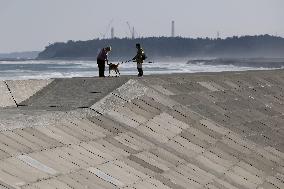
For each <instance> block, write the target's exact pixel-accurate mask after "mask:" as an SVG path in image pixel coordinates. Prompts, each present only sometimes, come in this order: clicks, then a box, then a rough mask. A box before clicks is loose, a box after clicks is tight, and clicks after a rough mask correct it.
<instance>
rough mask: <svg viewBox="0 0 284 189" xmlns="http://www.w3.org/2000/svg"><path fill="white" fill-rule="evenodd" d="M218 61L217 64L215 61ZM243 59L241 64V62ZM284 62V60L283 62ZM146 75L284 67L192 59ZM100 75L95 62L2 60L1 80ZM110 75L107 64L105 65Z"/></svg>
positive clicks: (127, 68)
mask: <svg viewBox="0 0 284 189" xmlns="http://www.w3.org/2000/svg"><path fill="white" fill-rule="evenodd" d="M216 62H217V63H216ZM240 62H242V64H240ZM283 62H284V61H283ZM143 67H144V74H145V75H150V74H170V73H197V72H223V71H246V70H271V69H280V68H284V63H282V62H281V63H280V64H279V62H278V64H277V65H275V66H273V64H271V65H269V66H267V65H266V64H264V65H263V64H246V63H245V64H244V63H243V60H241V61H235V60H234V61H231V62H230V61H229V62H228V61H219V62H218V61H213V62H212V61H211V60H192V61H178V62H159V61H156V62H153V63H145V64H144V65H143ZM119 70H120V73H121V75H137V69H136V63H133V62H129V63H125V64H121V65H120V66H119ZM94 76H98V68H97V63H96V61H63V60H62V61H61V60H56V61H53V60H44V61H41V60H27V61H0V80H25V79H48V78H71V77H94ZM106 76H108V66H106Z"/></svg>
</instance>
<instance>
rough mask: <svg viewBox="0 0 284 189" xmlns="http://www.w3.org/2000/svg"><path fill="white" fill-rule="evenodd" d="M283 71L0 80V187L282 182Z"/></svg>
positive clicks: (210, 186) (188, 187) (246, 186)
mask: <svg viewBox="0 0 284 189" xmlns="http://www.w3.org/2000/svg"><path fill="white" fill-rule="evenodd" d="M283 94H284V70H271V71H248V72H224V73H196V74H171V75H151V76H145V77H143V78H139V79H138V78H137V77H134V76H124V77H119V78H98V77H92V78H68V79H49V80H25V81H0V135H1V137H0V188H5V189H58V188H59V189H75V188H76V189H87V188H88V189H119V188H121V189H217V188H218V189H283V188H284V106H283V104H284V96H283Z"/></svg>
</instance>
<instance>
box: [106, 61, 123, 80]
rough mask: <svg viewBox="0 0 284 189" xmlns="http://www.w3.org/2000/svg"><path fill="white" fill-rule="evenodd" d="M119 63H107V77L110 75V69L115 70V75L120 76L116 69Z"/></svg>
mask: <svg viewBox="0 0 284 189" xmlns="http://www.w3.org/2000/svg"><path fill="white" fill-rule="evenodd" d="M119 64H120V63H118V64H113V63H109V64H107V65H108V66H109V67H108V72H109V77H110V72H111V70H113V71H115V77H119V76H120V73H119V69H118V66H119Z"/></svg>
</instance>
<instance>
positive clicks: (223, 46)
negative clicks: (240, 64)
mask: <svg viewBox="0 0 284 189" xmlns="http://www.w3.org/2000/svg"><path fill="white" fill-rule="evenodd" d="M135 43H141V44H142V46H143V48H144V49H145V51H146V54H147V56H148V57H150V58H154V59H159V58H164V59H168V58H183V57H186V58H187V57H220V58H223V57H235V58H238V57H248V58H249V57H283V56H284V38H281V37H275V36H270V35H259V36H242V37H229V38H226V39H221V38H218V39H211V38H197V39H193V38H182V37H175V38H172V37H148V38H139V39H128V38H124V39H119V38H114V39H94V40H89V41H72V40H70V41H68V42H66V43H63V42H60V43H59V42H58V43H54V44H51V45H49V46H47V47H46V48H45V50H44V51H42V52H41V53H39V56H38V59H95V58H96V56H97V53H98V51H99V50H100V49H101V48H102V47H104V46H108V45H111V46H112V47H113V51H112V52H111V58H113V59H125V58H131V57H133V56H134V55H135V52H136V49H135Z"/></svg>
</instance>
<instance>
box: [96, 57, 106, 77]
mask: <svg viewBox="0 0 284 189" xmlns="http://www.w3.org/2000/svg"><path fill="white" fill-rule="evenodd" d="M97 63H98V67H99V77H105V61H104V60H97Z"/></svg>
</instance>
